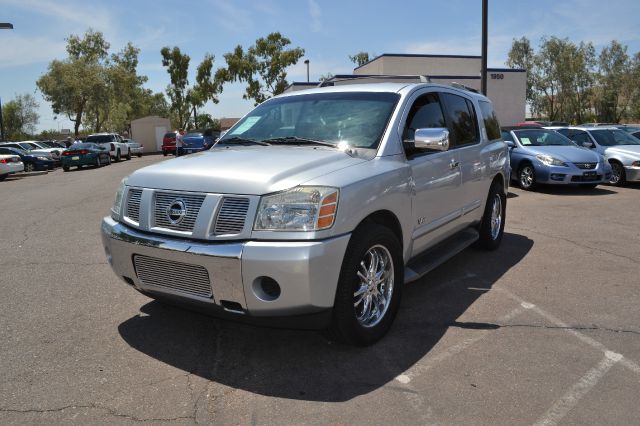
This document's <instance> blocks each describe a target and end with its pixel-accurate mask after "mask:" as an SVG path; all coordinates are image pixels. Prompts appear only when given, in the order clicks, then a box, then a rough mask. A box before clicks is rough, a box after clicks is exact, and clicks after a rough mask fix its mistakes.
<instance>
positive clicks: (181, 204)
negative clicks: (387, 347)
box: [102, 83, 509, 345]
mask: <svg viewBox="0 0 640 426" xmlns="http://www.w3.org/2000/svg"><path fill="white" fill-rule="evenodd" d="M508 176H509V152H508V148H507V145H506V144H505V142H504V141H503V140H502V137H501V134H500V127H499V124H498V120H497V117H496V114H495V112H494V109H493V106H492V104H491V101H490V100H489V99H488V98H486V97H484V96H482V95H479V94H477V93H473V92H471V91H468V90H464V89H461V88H455V87H451V86H445V85H438V84H431V83H423V84H407V83H401V84H399V83H379V84H352V85H344V86H334V87H325V88H316V89H311V90H307V91H301V92H295V94H283V95H279V96H277V97H274V98H271V99H269V100H267V101H266V102H264V103H262V104H261V105H259V106H258V107H257V108H256V109H254V110H253V111H252V112H251V113H249V114H248V115H247V116H245V117H244V118H243V119H242V120H240V121H239V122H238V123H237V124H236V125H235V126H234V127H232V128H231V129H230V130H229V132H228V133H227V134H225V136H224V137H223V138H221V139H220V141H218V143H217V144H216V145H215V146H214V147H213V148H211V149H210V150H208V151H206V152H202V153H199V154H197V155H192V156H186V157H180V158H176V159H175V160H169V161H164V162H161V163H157V164H154V165H151V166H148V167H145V168H143V169H140V170H137V171H136V172H134V173H133V174H131V175H130V176H129V177H127V178H125V179H124V180H123V181H122V183H121V185H120V186H119V188H118V190H117V193H116V198H115V203H114V206H113V208H112V214H111V215H110V216H107V217H105V218H104V219H103V222H102V236H103V244H104V248H105V253H106V255H107V259H108V261H109V263H110V264H111V266H112V267H113V269H114V271H115V272H116V275H117V276H118V277H120V278H122V279H123V281H125V282H126V283H128V284H129V285H131V286H132V287H133V288H135V289H136V290H138V291H140V292H142V293H144V294H147V295H149V296H151V297H153V298H157V299H162V300H167V301H170V302H172V303H178V304H180V303H182V304H185V305H187V306H191V307H197V308H200V309H207V310H209V311H210V312H216V313H218V314H219V315H223V316H228V317H231V318H236V319H245V320H247V321H258V322H264V323H271V324H273V323H274V322H277V323H278V324H280V325H285V324H289V325H294V326H298V327H303V326H308V327H315V328H327V327H328V329H329V332H330V334H331V335H332V336H334V337H335V338H336V339H339V340H343V341H346V342H349V343H354V344H360V345H367V344H371V343H373V342H375V341H376V340H378V339H380V338H381V337H382V336H383V335H384V334H385V333H386V332H387V330H388V329H389V327H390V326H391V323H392V321H393V318H394V317H395V315H396V311H397V309H398V306H399V303H400V296H401V293H402V287H403V285H404V283H405V282H408V281H413V280H416V279H418V278H419V277H421V276H423V275H424V274H426V273H427V272H428V271H430V270H432V269H433V268H435V267H436V266H437V265H439V264H440V263H442V262H444V261H445V260H447V259H449V258H450V257H451V256H453V255H455V254H456V253H458V252H460V251H461V250H463V249H464V248H465V247H467V246H469V245H470V244H472V243H474V242H476V243H477V244H478V246H479V247H482V248H485V249H495V248H497V247H498V246H499V244H500V241H501V239H502V235H503V229H504V223H505V207H506V202H507V197H506V195H507V189H508V184H509V180H508Z"/></svg>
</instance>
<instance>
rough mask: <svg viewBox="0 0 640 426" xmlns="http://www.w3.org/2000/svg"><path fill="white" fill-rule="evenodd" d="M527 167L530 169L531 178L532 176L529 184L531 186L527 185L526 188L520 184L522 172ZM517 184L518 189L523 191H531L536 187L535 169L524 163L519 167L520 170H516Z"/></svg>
mask: <svg viewBox="0 0 640 426" xmlns="http://www.w3.org/2000/svg"><path fill="white" fill-rule="evenodd" d="M527 167H529V168H530V169H531V176H532V182H531V185H529V186H526V185H525V184H524V183H523V182H522V172H523V171H524V169H525V168H527ZM518 184H519V185H520V188H522V189H524V190H525V191H528V190H530V189H533V187H534V186H535V185H536V169H534V168H533V165H531V164H529V163H525V164H523V165H522V166H520V169H519V170H518Z"/></svg>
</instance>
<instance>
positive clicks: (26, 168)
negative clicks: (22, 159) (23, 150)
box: [24, 163, 35, 173]
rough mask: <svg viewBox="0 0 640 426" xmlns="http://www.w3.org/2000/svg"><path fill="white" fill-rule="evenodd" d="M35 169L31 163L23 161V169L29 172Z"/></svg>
mask: <svg viewBox="0 0 640 426" xmlns="http://www.w3.org/2000/svg"><path fill="white" fill-rule="evenodd" d="M34 170H35V167H34V166H33V163H24V171H25V172H27V173H29V172H32V171H34Z"/></svg>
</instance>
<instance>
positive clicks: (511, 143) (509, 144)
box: [504, 141, 516, 148]
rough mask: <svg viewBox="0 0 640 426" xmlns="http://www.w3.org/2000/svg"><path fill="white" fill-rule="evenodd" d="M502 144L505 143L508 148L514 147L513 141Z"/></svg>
mask: <svg viewBox="0 0 640 426" xmlns="http://www.w3.org/2000/svg"><path fill="white" fill-rule="evenodd" d="M504 143H506V144H507V146H508V147H509V148H515V147H516V143H515V142H514V141H504Z"/></svg>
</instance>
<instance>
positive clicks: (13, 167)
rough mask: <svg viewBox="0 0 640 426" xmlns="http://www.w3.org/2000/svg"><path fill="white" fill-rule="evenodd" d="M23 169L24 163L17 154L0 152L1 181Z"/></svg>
mask: <svg viewBox="0 0 640 426" xmlns="http://www.w3.org/2000/svg"><path fill="white" fill-rule="evenodd" d="M23 170H24V164H23V163H22V161H21V160H20V156H18V155H4V154H0V181H3V180H5V179H6V178H7V176H9V175H10V174H13V173H18V172H21V171H23Z"/></svg>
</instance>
